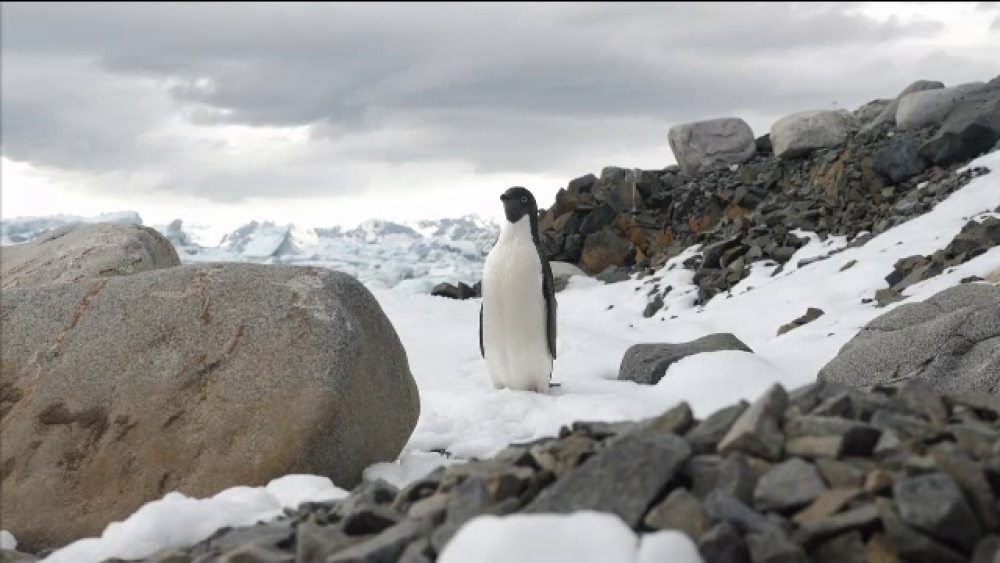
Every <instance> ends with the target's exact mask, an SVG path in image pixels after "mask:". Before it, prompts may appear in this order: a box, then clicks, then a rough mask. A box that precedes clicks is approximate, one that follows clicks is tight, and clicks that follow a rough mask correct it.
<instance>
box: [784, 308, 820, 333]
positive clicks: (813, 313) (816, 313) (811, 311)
mask: <svg viewBox="0 0 1000 563" xmlns="http://www.w3.org/2000/svg"><path fill="white" fill-rule="evenodd" d="M822 316H823V309H817V308H815V307H809V308H808V309H807V310H806V314H804V315H802V316H801V317H799V318H797V319H795V320H794V321H792V322H790V323H788V324H786V325H783V326H782V327H781V328H779V329H778V336H781V335H782V334H785V333H786V332H788V331H790V330H795V329H797V328H799V327H800V326H803V325H806V324H809V323H811V322H813V321H815V320H816V319H818V318H820V317H822Z"/></svg>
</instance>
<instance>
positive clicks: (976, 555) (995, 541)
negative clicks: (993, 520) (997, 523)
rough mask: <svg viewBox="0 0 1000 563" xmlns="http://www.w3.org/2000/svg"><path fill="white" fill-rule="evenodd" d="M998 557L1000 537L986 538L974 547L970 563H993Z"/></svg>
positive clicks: (999, 553)
mask: <svg viewBox="0 0 1000 563" xmlns="http://www.w3.org/2000/svg"><path fill="white" fill-rule="evenodd" d="M998 555H1000V536H987V537H985V538H983V539H982V541H980V542H979V544H978V545H976V551H975V552H973V554H972V561H971V563H993V562H994V561H995V560H996V557H997V556H998Z"/></svg>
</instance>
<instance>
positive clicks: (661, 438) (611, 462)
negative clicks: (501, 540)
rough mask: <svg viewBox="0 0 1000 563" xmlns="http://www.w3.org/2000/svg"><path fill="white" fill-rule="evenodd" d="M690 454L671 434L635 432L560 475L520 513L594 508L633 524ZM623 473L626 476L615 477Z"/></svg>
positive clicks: (688, 447)
mask: <svg viewBox="0 0 1000 563" xmlns="http://www.w3.org/2000/svg"><path fill="white" fill-rule="evenodd" d="M690 456H691V448H690V446H688V444H687V442H685V441H684V440H683V439H682V438H679V437H677V436H675V435H673V434H660V433H654V432H634V433H631V434H628V435H625V436H622V437H621V438H619V439H617V440H616V441H615V442H613V443H612V444H610V445H609V446H607V448H606V449H604V450H602V451H601V452H599V453H597V454H596V455H594V456H593V457H591V458H590V459H588V460H587V461H585V462H584V463H583V464H582V465H581V466H580V467H578V468H576V469H575V470H573V471H570V472H569V473H567V474H566V475H564V476H563V477H561V478H560V479H559V480H558V481H556V482H555V483H554V484H553V485H551V486H550V487H548V488H547V489H545V490H544V491H542V492H541V494H539V495H538V497H537V498H535V500H534V501H532V502H531V503H530V504H528V506H526V507H525V508H524V510H523V511H522V512H524V513H526V514H532V513H544V512H551V513H557V514H567V513H570V512H575V511H578V510H595V511H599V512H609V513H612V514H615V515H617V516H618V517H620V518H621V519H622V520H623V521H624V522H625V523H626V524H627V525H628V526H629V527H632V528H635V527H636V526H637V525H638V524H639V522H641V521H642V517H643V515H644V514H645V513H646V509H647V508H648V507H649V505H650V504H651V503H652V502H653V500H654V499H655V498H656V497H657V496H658V495H659V494H660V493H661V491H662V490H663V488H664V487H665V486H666V485H667V483H668V482H670V480H671V479H673V477H674V475H675V474H676V473H677V471H678V470H679V469H680V468H681V466H682V465H683V463H684V462H685V461H687V459H688V458H689V457H690ZM625 475H627V476H628V478H627V479H625V478H619V477H620V476H625ZM616 476H617V477H616Z"/></svg>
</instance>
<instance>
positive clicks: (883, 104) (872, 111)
mask: <svg viewBox="0 0 1000 563" xmlns="http://www.w3.org/2000/svg"><path fill="white" fill-rule="evenodd" d="M893 101H894V100H888V99H881V98H880V99H878V100H872V101H870V102H868V103H867V104H865V105H863V106H861V107H859V108H858V109H856V110H854V117H857V118H858V121H860V122H861V123H862V124H863V125H867V124H868V123H871V122H872V121H874V120H875V119H876V118H877V117H878V116H880V115H882V112H883V111H885V108H887V107H889V104H891V103H892V102H893Z"/></svg>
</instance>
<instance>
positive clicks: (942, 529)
mask: <svg viewBox="0 0 1000 563" xmlns="http://www.w3.org/2000/svg"><path fill="white" fill-rule="evenodd" d="M893 496H894V497H895V500H896V505H897V506H898V509H899V515H900V517H901V518H902V519H903V521H904V522H905V523H907V524H909V525H910V526H913V527H914V528H916V529H918V530H921V531H923V532H925V533H927V534H928V535H930V536H932V537H934V538H936V539H938V540H940V541H942V542H945V543H948V544H954V545H957V546H960V547H961V548H962V549H963V550H965V551H972V549H973V548H974V547H975V544H976V541H977V540H978V539H979V536H980V534H981V533H982V528H981V527H980V525H979V522H978V521H977V520H976V516H975V514H974V513H973V511H972V508H970V507H969V505H968V503H967V502H966V500H965V497H964V496H963V495H962V491H961V489H959V487H958V485H957V484H956V483H955V480H954V479H952V478H951V477H950V476H948V475H945V474H943V473H932V474H928V475H919V476H916V477H907V478H904V479H901V480H900V481H898V482H897V483H896V484H895V485H894V486H893Z"/></svg>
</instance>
